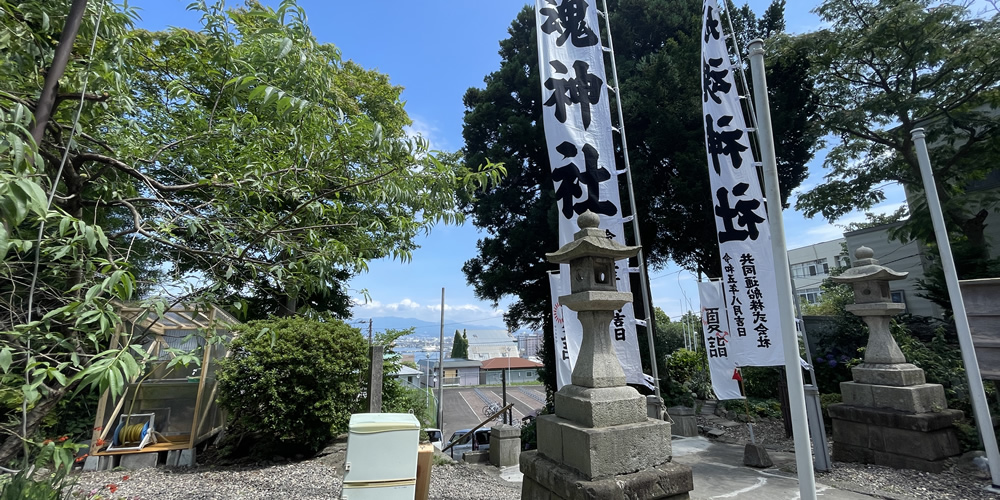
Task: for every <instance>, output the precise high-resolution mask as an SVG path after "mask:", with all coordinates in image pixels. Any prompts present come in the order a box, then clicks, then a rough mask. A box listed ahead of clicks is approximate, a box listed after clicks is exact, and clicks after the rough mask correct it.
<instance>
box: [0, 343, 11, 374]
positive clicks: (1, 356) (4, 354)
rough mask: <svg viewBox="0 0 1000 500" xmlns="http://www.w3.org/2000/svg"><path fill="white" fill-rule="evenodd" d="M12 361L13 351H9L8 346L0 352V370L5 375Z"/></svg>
mask: <svg viewBox="0 0 1000 500" xmlns="http://www.w3.org/2000/svg"><path fill="white" fill-rule="evenodd" d="M13 360H14V355H13V351H11V349H10V347H9V346H8V347H4V348H3V349H2V350H0V370H3V372H4V373H7V372H8V371H9V370H10V364H11V363H12V362H13Z"/></svg>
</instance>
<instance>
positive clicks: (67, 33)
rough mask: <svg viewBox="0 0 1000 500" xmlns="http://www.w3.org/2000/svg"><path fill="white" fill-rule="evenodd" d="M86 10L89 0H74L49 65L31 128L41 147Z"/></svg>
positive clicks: (32, 134)
mask: <svg viewBox="0 0 1000 500" xmlns="http://www.w3.org/2000/svg"><path fill="white" fill-rule="evenodd" d="M85 12H87V0H73V5H72V6H71V7H70V9H69V16H68V17H67V18H66V25H65V26H63V30H62V34H61V35H60V36H59V45H58V46H56V54H55V57H54V58H53V59H52V66H49V70H48V72H46V73H45V83H44V84H43V86H42V94H41V96H39V98H38V104H37V105H36V106H35V127H34V128H33V129H32V130H31V136H32V137H33V138H34V139H35V144H37V145H38V147H39V148H41V144H42V137H44V135H45V126H46V125H47V124H48V123H49V117H50V116H51V115H52V108H53V107H54V106H55V103H56V89H57V88H58V87H59V79H60V78H62V75H63V72H64V71H66V63H68V62H69V56H70V53H71V52H73V42H74V41H75V40H76V32H77V31H79V29H80V23H81V21H82V20H83V14H84V13H85Z"/></svg>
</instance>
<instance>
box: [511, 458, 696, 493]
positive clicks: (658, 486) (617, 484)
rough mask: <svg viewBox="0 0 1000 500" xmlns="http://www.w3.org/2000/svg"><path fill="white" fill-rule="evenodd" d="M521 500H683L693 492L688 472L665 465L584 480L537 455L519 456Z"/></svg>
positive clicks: (689, 472)
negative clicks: (644, 499) (648, 499)
mask: <svg viewBox="0 0 1000 500" xmlns="http://www.w3.org/2000/svg"><path fill="white" fill-rule="evenodd" d="M521 472H523V473H524V479H523V481H524V482H523V483H522V486H521V498H522V500H527V499H537V500H543V499H544V500H554V499H563V498H564V499H567V500H619V499H620V500H625V499H639V498H660V499H667V500H686V499H688V498H690V496H689V495H688V492H689V491H691V490H693V489H694V478H693V477H692V476H691V468H690V467H688V466H686V465H679V464H676V463H669V462H668V463H665V464H662V465H659V466H656V467H652V468H648V469H643V470H641V471H639V472H635V473H633V474H623V475H619V476H614V477H609V478H607V479H598V480H586V479H584V478H582V477H581V476H580V475H579V474H578V473H577V472H576V471H574V470H573V469H570V468H568V467H566V466H564V465H560V464H558V463H556V462H554V461H552V460H549V459H548V458H546V457H545V456H543V455H542V454H541V452H537V451H526V452H524V453H522V454H521Z"/></svg>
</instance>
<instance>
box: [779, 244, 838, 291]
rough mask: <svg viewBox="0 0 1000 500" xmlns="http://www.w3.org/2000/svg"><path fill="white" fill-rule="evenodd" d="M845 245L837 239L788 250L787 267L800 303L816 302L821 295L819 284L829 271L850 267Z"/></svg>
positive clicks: (828, 275) (828, 274)
mask: <svg viewBox="0 0 1000 500" xmlns="http://www.w3.org/2000/svg"><path fill="white" fill-rule="evenodd" d="M845 243H846V240H845V239H844V238H838V239H835V240H830V241H824V242H821V243H816V244H813V245H809V246H805V247H801V248H792V249H790V250H788V267H789V268H790V271H791V274H792V283H793V285H794V286H795V294H796V295H798V296H799V302H800V303H802V304H815V303H816V302H818V301H819V296H820V294H821V293H822V291H821V290H820V284H822V283H823V280H825V279H826V278H829V277H830V271H832V270H834V269H836V268H838V267H848V266H850V265H851V261H850V259H849V258H848V254H847V252H846V249H845V247H844V245H845Z"/></svg>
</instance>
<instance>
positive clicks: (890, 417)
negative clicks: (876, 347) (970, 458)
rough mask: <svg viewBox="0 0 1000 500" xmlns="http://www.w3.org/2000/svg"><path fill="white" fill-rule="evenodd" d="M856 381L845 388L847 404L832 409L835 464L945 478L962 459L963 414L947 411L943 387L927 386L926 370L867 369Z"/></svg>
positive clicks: (901, 365) (868, 366) (895, 366)
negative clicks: (959, 427) (949, 461)
mask: <svg viewBox="0 0 1000 500" xmlns="http://www.w3.org/2000/svg"><path fill="white" fill-rule="evenodd" d="M853 375H854V381H853V382H842V383H841V384H840V392H841V395H842V396H843V401H844V402H843V404H837V405H832V406H830V407H829V412H830V418H831V419H832V421H833V459H834V460H838V461H841V462H861V463H868V464H878V465H885V466H888V467H893V468H897V469H917V470H923V471H928V472H941V471H942V469H943V466H944V459H946V458H948V457H952V456H955V455H957V454H958V452H959V448H958V436H957V435H956V434H955V428H954V426H953V424H954V422H955V421H956V420H959V419H961V418H962V412H961V411H959V410H949V409H948V404H947V401H946V400H945V394H944V387H943V386H941V385H940V384H928V383H926V382H925V379H924V371H923V370H921V369H920V368H917V367H916V366H914V365H911V364H909V363H894V364H877V363H863V364H861V365H859V366H856V367H855V368H854V369H853Z"/></svg>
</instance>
